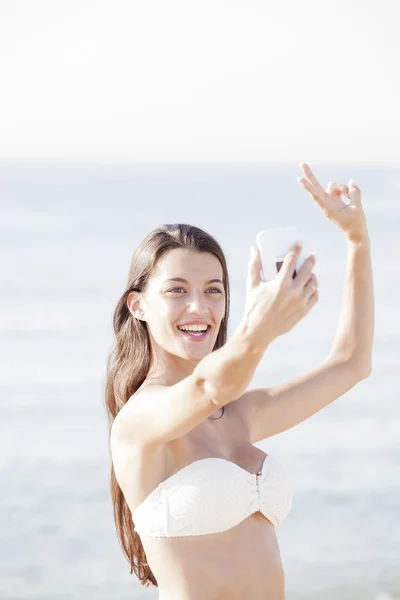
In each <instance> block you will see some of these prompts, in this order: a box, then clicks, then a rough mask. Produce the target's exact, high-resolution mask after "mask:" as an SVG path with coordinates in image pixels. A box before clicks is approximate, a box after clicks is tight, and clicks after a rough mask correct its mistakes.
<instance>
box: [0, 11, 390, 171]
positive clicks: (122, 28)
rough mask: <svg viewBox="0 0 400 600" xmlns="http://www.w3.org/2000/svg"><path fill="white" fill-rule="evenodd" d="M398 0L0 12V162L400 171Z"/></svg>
mask: <svg viewBox="0 0 400 600" xmlns="http://www.w3.org/2000/svg"><path fill="white" fill-rule="evenodd" d="M399 24H400V2H398V0H379V1H376V0H332V1H329V2H328V1H324V0H291V1H288V0H273V1H269V0H242V1H239V0H197V1H192V0H139V1H137V0H107V1H105V0H47V1H46V0H0V85H1V92H0V159H13V158H23V159H29V158H33V159H51V160H58V159H61V160H74V161H96V162H97V161H99V162H103V161H104V162H120V161H123V162H137V161H140V162H153V161H155V162H160V161H166V162H195V161H206V162H226V161H237V162H252V161H261V162H264V161H265V162H271V161H273V162H275V161H276V162H286V163H288V162H289V163H290V162H292V161H294V162H295V163H298V162H301V161H305V162H309V163H312V164H314V165H315V164H316V163H323V162H335V163H349V162H351V163H391V164H396V165H398V164H399V163H400V141H399V138H400V117H399V107H400V84H399V81H400V75H399V73H400V35H399Z"/></svg>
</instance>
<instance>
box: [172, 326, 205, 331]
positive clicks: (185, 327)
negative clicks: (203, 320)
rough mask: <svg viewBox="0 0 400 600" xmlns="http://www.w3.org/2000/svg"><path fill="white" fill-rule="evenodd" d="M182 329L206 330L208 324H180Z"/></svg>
mask: <svg viewBox="0 0 400 600" xmlns="http://www.w3.org/2000/svg"><path fill="white" fill-rule="evenodd" d="M178 329H181V330H182V331H206V330H207V325H178Z"/></svg>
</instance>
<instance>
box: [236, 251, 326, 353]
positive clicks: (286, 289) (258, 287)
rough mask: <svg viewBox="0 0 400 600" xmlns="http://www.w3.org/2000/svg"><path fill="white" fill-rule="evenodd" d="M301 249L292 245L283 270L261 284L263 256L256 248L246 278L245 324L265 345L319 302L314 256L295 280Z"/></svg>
mask: <svg viewBox="0 0 400 600" xmlns="http://www.w3.org/2000/svg"><path fill="white" fill-rule="evenodd" d="M300 252H301V248H299V247H296V245H294V246H292V248H291V250H290V251H289V252H288V254H287V255H286V256H285V259H284V261H283V264H282V267H281V269H280V270H279V273H277V275H276V277H274V279H272V280H271V281H268V282H265V281H261V273H260V271H261V268H262V262H261V256H260V252H259V251H258V249H257V248H255V246H252V255H251V258H250V260H249V268H248V273H247V279H246V309H245V322H246V325H247V328H246V329H247V332H248V333H251V335H252V336H254V338H255V339H259V340H260V342H262V341H263V340H264V339H269V340H270V341H272V340H273V339H275V338H277V337H279V336H280V335H283V334H284V333H287V332H288V331H289V330H290V329H292V328H293V327H294V326H295V325H296V324H297V323H298V322H299V321H300V320H301V319H302V318H303V317H305V316H306V315H307V313H309V312H310V310H311V309H312V307H313V306H314V305H315V304H316V303H317V302H318V297H319V296H318V281H317V277H316V275H315V273H313V268H314V265H315V259H316V256H315V255H314V254H310V256H309V257H308V258H307V260H306V261H305V262H304V264H303V266H302V267H301V269H300V270H299V272H298V273H297V275H296V277H295V278H294V279H293V273H294V271H295V269H296V265H297V262H298V259H299V256H300Z"/></svg>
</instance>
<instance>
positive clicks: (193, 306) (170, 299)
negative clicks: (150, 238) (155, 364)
mask: <svg viewBox="0 0 400 600" xmlns="http://www.w3.org/2000/svg"><path fill="white" fill-rule="evenodd" d="M177 278H180V279H184V280H185V281H179V280H177ZM222 279H223V271H222V266H221V263H220V262H219V260H218V258H217V257H216V256H214V255H213V254H211V253H209V252H203V253H200V252H196V251H194V250H188V249H185V248H175V249H173V250H170V251H169V252H167V253H166V254H165V255H164V256H163V257H162V258H161V259H160V260H159V261H158V263H157V265H156V269H155V271H154V273H153V275H152V277H151V278H150V280H149V282H148V286H147V289H146V291H145V292H144V293H143V294H142V299H141V302H140V306H141V308H142V309H143V313H144V314H143V317H144V319H145V321H146V322H147V328H148V331H149V334H150V338H152V345H153V347H154V343H155V344H156V346H155V348H156V350H160V351H161V354H162V356H164V358H167V359H168V357H166V356H165V353H168V354H172V355H175V356H178V357H180V358H183V359H186V360H189V361H195V362H198V361H199V360H201V359H202V358H203V357H204V356H205V355H206V354H209V353H210V352H211V351H212V349H213V347H214V344H215V341H216V338H217V335H218V331H219V328H220V325H221V321H222V319H223V316H224V313H225V291H224V285H223V281H222ZM194 321H198V322H200V323H202V324H205V325H208V329H207V331H206V333H205V334H200V332H198V333H197V335H196V333H192V334H191V333H184V332H183V331H181V330H180V329H179V328H178V326H179V325H188V324H190V323H193V322H194ZM157 346H158V347H159V348H157ZM167 362H168V361H167Z"/></svg>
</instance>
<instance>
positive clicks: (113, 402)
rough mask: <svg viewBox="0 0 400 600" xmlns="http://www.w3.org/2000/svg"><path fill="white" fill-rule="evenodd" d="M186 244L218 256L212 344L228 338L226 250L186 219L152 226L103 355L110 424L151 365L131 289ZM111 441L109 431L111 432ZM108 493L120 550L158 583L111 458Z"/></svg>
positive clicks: (143, 577) (147, 579)
mask: <svg viewBox="0 0 400 600" xmlns="http://www.w3.org/2000/svg"><path fill="white" fill-rule="evenodd" d="M174 248H188V249H191V250H194V251H196V252H209V253H211V254H214V255H215V256H216V257H217V258H218V259H219V261H220V263H221V266H222V270H223V282H224V288H225V298H226V306H225V314H224V317H223V319H222V322H221V326H220V329H219V332H218V336H217V339H216V342H215V345H214V348H213V351H214V350H217V349H218V348H220V347H221V346H223V345H224V344H225V342H226V339H227V331H228V317H229V307H230V290H229V278H228V270H227V265H226V260H225V256H224V253H223V251H222V249H221V247H220V245H219V244H218V242H217V241H216V240H215V239H214V238H213V237H212V236H211V235H210V234H208V233H206V232H205V231H203V230H202V229H199V228H198V227H194V226H192V225H186V224H181V223H178V224H167V225H162V226H160V227H157V228H156V229H154V230H153V231H151V232H150V233H149V234H148V235H147V236H146V237H145V238H144V240H143V241H142V243H141V244H140V245H139V246H138V248H137V249H136V251H135V253H134V255H133V257H132V260H131V265H130V268H129V275H128V282H127V286H126V289H125V291H124V293H123V294H122V296H121V298H120V300H119V301H118V303H117V306H116V308H115V311H114V315H113V326H114V333H115V340H114V346H113V348H112V350H111V352H110V355H109V358H108V361H107V376H106V387H105V404H106V410H107V416H108V423H109V432H111V425H112V423H113V421H114V419H115V417H116V415H117V413H118V412H119V411H120V410H121V408H122V407H123V405H124V404H125V403H126V402H127V401H128V400H129V398H130V397H131V396H132V395H133V394H134V392H135V391H136V390H137V389H138V388H139V387H140V386H141V385H142V383H143V382H144V380H145V379H146V376H147V374H148V370H149V367H150V359H151V356H150V340H149V335H148V331H147V323H146V322H145V321H139V320H138V319H136V318H135V317H134V316H132V314H131V312H130V310H129V309H128V307H127V304H126V301H127V297H128V295H129V293H130V292H132V291H137V292H143V291H145V289H146V286H147V282H148V281H149V278H150V277H151V275H152V273H153V270H154V268H155V266H156V264H157V261H158V260H159V259H160V258H161V256H163V255H164V254H165V253H166V252H168V251H169V250H173V249H174ZM109 443H110V437H109ZM110 484H111V496H112V502H113V505H114V521H115V526H116V529H117V535H118V538H119V542H120V545H121V547H122V550H123V552H124V554H125V556H126V558H127V559H128V561H129V563H130V566H131V574H132V572H133V571H135V574H136V575H137V577H138V578H139V580H140V583H141V584H142V585H144V586H150V585H154V586H156V587H158V585H157V580H156V578H155V577H154V575H153V573H152V571H151V569H150V566H149V564H148V563H147V558H146V553H145V551H144V548H143V546H142V543H141V540H140V536H139V534H138V533H137V532H136V531H135V525H134V523H133V520H132V514H131V511H130V509H129V507H128V505H127V503H126V501H125V498H124V495H123V493H122V490H121V488H120V487H119V485H118V482H117V479H116V477H115V472H114V467H113V464H112V461H111V482H110Z"/></svg>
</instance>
